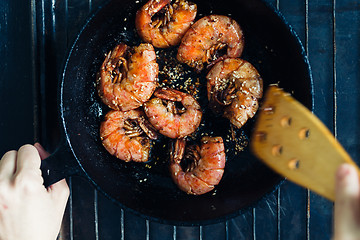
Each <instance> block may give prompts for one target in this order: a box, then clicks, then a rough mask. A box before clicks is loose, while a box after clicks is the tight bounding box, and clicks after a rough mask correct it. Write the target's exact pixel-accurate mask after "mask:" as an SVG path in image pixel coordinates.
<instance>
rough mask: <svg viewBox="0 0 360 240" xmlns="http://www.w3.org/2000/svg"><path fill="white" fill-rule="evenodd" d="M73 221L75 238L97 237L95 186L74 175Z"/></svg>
mask: <svg viewBox="0 0 360 240" xmlns="http://www.w3.org/2000/svg"><path fill="white" fill-rule="evenodd" d="M71 193H72V216H71V217H72V223H73V236H71V238H70V239H74V240H83V239H86V240H93V239H96V228H95V211H94V187H93V186H92V185H91V184H90V183H89V182H88V181H87V180H85V179H83V178H81V177H72V192H71Z"/></svg>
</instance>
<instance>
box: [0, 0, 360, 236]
mask: <svg viewBox="0 0 360 240" xmlns="http://www.w3.org/2000/svg"><path fill="white" fill-rule="evenodd" d="M267 2H269V3H270V4H272V5H273V6H274V7H275V8H278V9H279V10H280V12H281V13H282V14H283V15H284V16H285V18H286V19H287V21H288V22H289V23H290V24H291V25H292V26H293V28H294V29H295V31H296V32H297V34H298V35H299V36H300V39H301V41H302V43H303V44H304V47H305V49H306V52H307V55H308V57H309V60H310V64H311V67H312V72H313V79H314V107H313V110H314V113H315V114H316V115H317V116H318V117H319V118H320V119H321V120H322V121H323V122H324V123H325V124H326V125H327V126H328V127H329V128H330V130H331V131H332V132H333V133H334V135H335V136H336V137H337V139H338V140H339V141H340V142H341V143H342V144H343V146H344V147H345V149H346V150H347V151H348V152H349V153H350V155H351V156H352V157H353V158H354V159H355V160H356V161H357V162H359V161H358V160H359V157H360V155H359V154H360V146H359V145H360V140H359V137H358V136H359V134H360V124H358V121H357V120H359V121H360V111H359V110H358V109H360V107H359V105H360V91H359V89H360V86H359V85H360V2H359V1H358V0H267ZM101 4H102V1H101V0H31V1H22V2H21V1H15V0H2V1H0V56H1V58H2V63H1V64H0V136H1V140H0V143H1V144H0V154H1V155H2V154H3V153H5V152H6V151H7V150H10V149H17V148H18V147H20V146H21V145H22V144H24V143H33V142H35V141H40V142H41V143H43V145H44V146H45V147H46V148H47V149H48V150H49V151H54V150H55V148H56V146H57V145H58V143H59V139H60V132H61V131H60V127H59V126H60V125H59V122H58V120H57V97H56V95H57V82H58V79H59V74H60V73H61V70H62V64H63V61H64V58H65V56H66V52H67V49H68V48H69V46H70V45H71V43H72V41H73V40H74V38H75V36H76V35H77V33H78V31H79V30H80V29H81V27H82V25H83V24H84V23H85V20H86V19H87V18H88V17H89V16H90V15H91V14H92V13H94V11H96V9H98V8H99V7H100V6H101ZM68 183H69V186H70V189H71V195H70V199H69V202H68V205H67V209H66V213H65V216H64V221H63V226H62V229H61V233H60V239H64V240H68V239H72V240H73V239H75V240H76V239H79V240H83V239H86V240H92V239H96V240H97V239H124V240H130V239H147V240H148V239H174V240H180V239H200V240H203V239H204V240H205V239H254V240H255V239H257V240H261V239H266V240H272V239H284V240H291V239H314V240H317V239H330V238H331V235H332V216H333V215H332V211H333V205H332V203H330V202H328V201H327V200H325V199H323V198H322V197H319V196H318V195H316V194H314V193H312V192H310V191H308V190H306V189H303V188H301V187H298V186H296V185H294V184H292V183H290V182H287V181H285V183H283V184H282V186H281V187H280V188H279V189H278V190H277V191H276V192H274V193H273V194H271V195H269V196H267V197H266V198H264V199H262V200H261V201H260V202H259V203H258V204H257V205H256V206H255V207H254V208H251V209H249V210H248V211H246V212H245V213H244V214H242V215H239V216H237V217H235V218H233V219H230V220H227V221H225V222H221V223H217V224H213V225H206V226H195V227H183V226H171V225H165V224H160V223H157V222H152V221H148V220H145V219H143V218H141V217H139V216H137V215H134V214H132V213H130V212H129V211H128V210H124V209H121V208H119V207H118V206H117V205H115V204H113V203H112V202H111V201H110V200H108V199H107V198H106V197H105V196H103V194H102V193H100V192H98V191H97V190H95V189H94V187H93V186H92V185H91V184H90V183H89V182H87V181H86V180H84V179H83V178H80V177H70V178H69V179H68ZM174 207H175V206H174Z"/></svg>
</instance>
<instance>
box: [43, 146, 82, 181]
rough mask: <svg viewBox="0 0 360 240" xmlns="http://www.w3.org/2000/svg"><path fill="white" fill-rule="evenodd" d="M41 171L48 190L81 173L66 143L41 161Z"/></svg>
mask: <svg viewBox="0 0 360 240" xmlns="http://www.w3.org/2000/svg"><path fill="white" fill-rule="evenodd" d="M40 169H41V172H42V177H43V178H44V186H45V187H46V188H47V187H49V186H50V185H52V184H54V183H56V182H58V181H60V180H61V179H63V178H66V177H69V176H72V175H76V174H79V173H80V172H81V168H80V165H79V164H78V162H77V161H76V159H75V157H74V155H73V153H72V152H71V150H70V147H69V145H68V144H67V143H66V141H62V142H61V144H60V146H59V147H58V148H57V149H56V150H55V152H54V153H53V154H51V155H50V156H49V157H48V158H46V159H44V160H42V161H41V166H40Z"/></svg>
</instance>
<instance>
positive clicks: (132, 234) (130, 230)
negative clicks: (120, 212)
mask: <svg viewBox="0 0 360 240" xmlns="http://www.w3.org/2000/svg"><path fill="white" fill-rule="evenodd" d="M147 236H148V227H147V222H146V220H145V219H144V218H142V217H140V216H138V215H135V214H133V213H132V212H130V211H128V210H125V211H124V239H132V240H144V239H147V238H148V237H147Z"/></svg>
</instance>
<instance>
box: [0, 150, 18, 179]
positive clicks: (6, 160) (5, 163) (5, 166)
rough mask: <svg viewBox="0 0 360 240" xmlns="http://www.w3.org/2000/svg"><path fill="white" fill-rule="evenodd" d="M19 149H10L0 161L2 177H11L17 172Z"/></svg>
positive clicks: (0, 175) (0, 174)
mask: <svg viewBox="0 0 360 240" xmlns="http://www.w3.org/2000/svg"><path fill="white" fill-rule="evenodd" d="M16 156H17V151H15V150H13V151H9V152H7V153H5V154H4V156H3V157H2V158H1V161H0V177H1V178H9V179H10V178H11V177H12V176H13V175H14V173H15V166H16Z"/></svg>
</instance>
